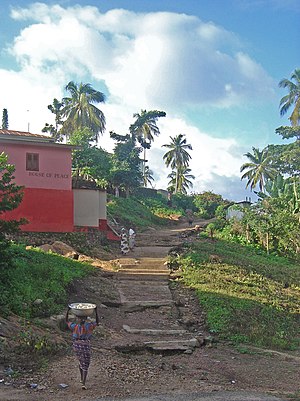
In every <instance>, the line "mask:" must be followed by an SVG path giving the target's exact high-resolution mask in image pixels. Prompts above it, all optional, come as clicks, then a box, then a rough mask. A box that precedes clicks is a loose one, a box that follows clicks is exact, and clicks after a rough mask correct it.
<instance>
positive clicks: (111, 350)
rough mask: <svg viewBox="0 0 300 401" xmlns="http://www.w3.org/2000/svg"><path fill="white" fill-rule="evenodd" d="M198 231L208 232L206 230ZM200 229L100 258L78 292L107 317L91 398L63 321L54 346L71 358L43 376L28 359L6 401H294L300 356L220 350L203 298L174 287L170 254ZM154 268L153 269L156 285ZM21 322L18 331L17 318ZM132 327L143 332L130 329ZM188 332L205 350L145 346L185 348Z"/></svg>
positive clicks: (160, 233)
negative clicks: (202, 395)
mask: <svg viewBox="0 0 300 401" xmlns="http://www.w3.org/2000/svg"><path fill="white" fill-rule="evenodd" d="M195 224H198V226H199V228H200V227H201V226H203V225H205V224H206V222H203V221H199V222H195ZM195 231H196V230H195V229H194V228H192V229H190V228H188V227H187V224H186V223H185V222H184V223H181V224H178V225H177V226H176V228H169V229H163V230H153V229H149V230H148V231H147V232H145V233H141V234H138V236H137V246H136V248H135V250H134V252H132V253H130V254H129V255H127V257H123V256H121V254H120V253H117V254H116V255H115V257H114V258H112V260H111V261H104V260H93V261H92V263H93V264H94V266H95V273H94V275H92V276H90V277H89V278H87V279H85V280H82V281H78V282H77V283H76V284H75V285H74V287H73V288H72V293H71V294H70V299H69V300H70V301H73V302H76V301H88V302H95V303H97V305H98V307H99V314H100V316H101V325H100V326H99V327H98V328H97V329H96V332H95V335H94V338H93V340H92V351H93V356H92V363H91V367H90V371H89V376H88V381H87V390H82V389H81V385H80V383H79V371H78V364H77V361H76V359H75V357H74V355H73V353H72V350H71V337H70V332H68V331H64V330H61V329H59V328H58V326H57V320H53V321H52V323H51V325H50V327H52V328H51V336H52V338H53V341H54V343H57V342H58V343H60V344H62V345H63V346H64V351H63V352H62V351H60V352H59V353H58V354H57V355H56V356H52V357H50V358H49V356H47V357H46V359H45V363H44V366H43V367H42V368H40V369H39V370H37V371H36V370H35V369H34V363H33V362H34V355H33V354H32V355H28V354H27V355H22V353H20V355H19V356H18V358H19V360H18V358H17V360H15V362H14V365H13V366H11V368H12V370H13V371H14V370H16V371H17V370H18V368H19V367H20V369H19V371H20V372H21V373H19V374H16V373H15V372H13V373H12V372H11V371H9V370H8V368H9V367H8V366H0V399H1V401H13V400H15V401H23V400H38V401H54V400H55V401H60V400H64V401H73V400H86V401H87V400H93V399H96V398H97V397H98V398H101V397H113V398H116V399H117V398H118V397H125V396H147V395H156V394H163V393H193V392H214V391H221V390H222V391H226V390H231V391H233V390H236V391H241V390H243V391H254V392H258V393H266V394H273V395H278V396H281V398H285V397H286V399H290V398H288V397H289V396H291V395H292V394H295V393H296V392H297V391H299V389H300V384H299V366H300V354H299V352H275V351H272V350H265V349H258V348H250V347H246V346H245V347H239V348H236V347H234V346H232V345H230V344H228V343H223V342H218V341H217V339H214V338H213V337H212V336H211V335H210V333H209V332H208V331H207V329H206V326H205V315H204V314H203V312H202V311H201V309H200V307H199V304H198V301H197V299H196V298H195V296H194V294H193V292H192V291H190V290H188V289H187V288H183V287H182V286H180V285H179V284H177V283H176V281H173V282H170V281H168V280H167V279H166V275H165V272H166V270H167V267H166V264H165V263H164V262H165V260H166V257H167V254H168V252H169V250H170V249H171V248H174V247H177V246H179V245H180V243H181V242H182V241H183V240H185V241H186V240H188V241H193V240H196V235H195ZM117 269H119V271H117ZM130 269H131V271H129V270H130ZM145 269H146V270H147V269H149V270H151V271H149V274H150V276H151V277H149V274H148V272H145ZM150 298H151V299H150ZM170 300H171V302H169V301H170ZM148 301H152V303H153V302H157V305H156V307H154V306H155V305H154V306H153V304H152V306H151V307H149V305H148V307H147V306H145V303H147V302H148ZM143 302H144V303H143ZM160 303H164V305H161V306H160V305H159V304H160ZM12 322H14V324H15V330H17V328H18V322H17V319H15V320H14V319H13V320H12ZM44 323H45V322H44ZM44 323H43V324H44ZM12 324H13V323H12ZM43 324H42V325H41V326H43ZM48 324H49V321H48V322H47V325H48ZM124 325H126V327H129V328H130V330H131V331H132V330H133V329H136V330H137V332H136V333H133V332H130V330H129V331H126V330H125V329H124ZM146 329H147V330H148V332H147V331H145V330H146ZM39 330H41V331H42V330H43V328H41V327H39ZM141 330H144V331H141ZM155 330H156V331H155ZM170 330H171V331H170ZM179 330H181V331H183V330H184V331H185V334H184V335H179V339H182V338H183V337H184V338H185V339H194V338H195V339H197V341H198V342H197V347H196V348H191V349H190V348H188V349H186V350H185V351H184V350H181V351H179V350H175V349H174V350H171V349H169V350H161V351H159V350H155V349H151V348H149V347H148V348H147V347H145V343H149V342H151V341H154V342H155V341H162V340H163V341H175V340H176V339H178V334H176V333H178V332H179ZM149 331H150V332H151V333H152V334H151V333H149ZM174 333H175V337H174ZM176 336H177V337H176ZM7 342H8V344H9V340H7ZM18 363H19V365H18ZM9 373H10V374H9Z"/></svg>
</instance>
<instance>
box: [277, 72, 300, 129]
mask: <svg viewBox="0 0 300 401" xmlns="http://www.w3.org/2000/svg"><path fill="white" fill-rule="evenodd" d="M292 80H294V81H295V82H292ZM279 87H280V88H288V90H289V93H288V94H287V95H286V96H284V97H283V98H282V99H281V100H280V106H281V108H280V115H281V116H283V115H284V114H285V113H286V112H287V111H288V109H289V108H290V107H292V106H293V105H294V109H293V112H292V114H291V115H290V117H289V120H290V121H291V125H292V126H293V127H295V126H297V125H299V120H300V69H296V70H295V71H294V72H293V73H292V75H291V80H289V79H286V78H284V79H282V80H281V81H280V82H279Z"/></svg>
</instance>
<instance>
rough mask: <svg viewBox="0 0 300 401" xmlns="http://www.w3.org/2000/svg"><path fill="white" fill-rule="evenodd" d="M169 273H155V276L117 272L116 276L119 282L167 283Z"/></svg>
mask: <svg viewBox="0 0 300 401" xmlns="http://www.w3.org/2000/svg"><path fill="white" fill-rule="evenodd" d="M169 276H170V274H169V273H164V274H162V273H157V274H149V273H146V272H145V273H136V274H133V273H132V272H124V273H123V272H119V273H118V275H117V279H118V280H120V281H123V280H134V281H141V280H142V279H143V280H145V281H157V280H159V281H168V280H169Z"/></svg>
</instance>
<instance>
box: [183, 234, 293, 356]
mask: <svg viewBox="0 0 300 401" xmlns="http://www.w3.org/2000/svg"><path fill="white" fill-rule="evenodd" d="M210 255H217V256H218V261H219V263H211V262H210V259H211V258H210ZM178 259H179V260H178V262H179V263H180V265H181V268H182V270H183V282H184V283H185V284H186V285H188V286H189V287H191V288H194V289H195V290H196V293H197V295H198V298H199V301H200V303H201V305H202V306H203V308H204V310H205V312H206V317H207V324H208V328H209V329H210V331H211V332H212V333H216V334H218V336H219V337H220V338H222V339H226V340H230V341H233V342H234V343H249V344H254V345H257V346H268V347H274V348H278V349H295V348H297V347H298V346H299V345H300V337H299V323H300V269H299V263H296V262H293V261H292V260H288V259H286V258H283V257H278V256H270V255H267V254H265V253H263V252H261V251H260V252H259V251H257V250H255V249H252V248H248V247H245V246H242V245H239V244H236V243H228V242H226V241H219V240H216V241H211V240H207V239H202V240H201V241H199V243H197V244H196V245H193V246H191V247H189V248H188V250H187V252H186V253H185V254H184V255H182V256H179V257H178Z"/></svg>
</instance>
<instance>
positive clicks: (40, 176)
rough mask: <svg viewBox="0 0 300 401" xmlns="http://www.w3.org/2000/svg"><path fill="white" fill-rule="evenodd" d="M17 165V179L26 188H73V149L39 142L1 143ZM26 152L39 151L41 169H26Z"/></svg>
mask: <svg viewBox="0 0 300 401" xmlns="http://www.w3.org/2000/svg"><path fill="white" fill-rule="evenodd" d="M1 151H4V153H6V154H7V155H8V161H9V163H11V164H14V165H15V167H16V171H15V174H14V175H15V181H16V183H17V184H19V185H24V186H25V187H26V188H45V189H46V188H47V189H61V190H71V189H72V178H71V171H72V159H71V150H70V149H66V148H63V147H62V148H59V147H58V146H55V147H51V146H41V145H38V144H19V143H16V144H5V143H4V144H1ZM26 153H39V171H26Z"/></svg>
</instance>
